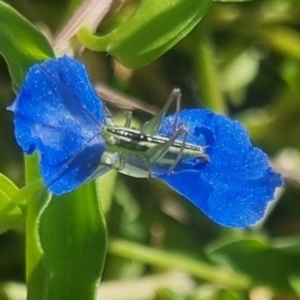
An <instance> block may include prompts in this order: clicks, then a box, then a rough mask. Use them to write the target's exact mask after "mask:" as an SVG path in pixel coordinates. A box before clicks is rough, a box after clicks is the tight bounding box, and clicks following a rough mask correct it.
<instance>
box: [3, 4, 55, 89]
mask: <svg viewBox="0 0 300 300" xmlns="http://www.w3.org/2000/svg"><path fill="white" fill-rule="evenodd" d="M0 37H1V42H0V53H1V54H2V55H3V56H4V58H5V60H6V62H7V64H8V67H9V71H10V74H11V76H12V79H13V85H14V89H15V90H18V89H19V87H20V85H21V84H22V82H23V80H24V78H25V75H26V73H27V70H28V69H29V67H30V66H31V65H33V64H34V63H37V62H40V61H43V60H45V59H47V58H49V57H52V56H54V54H53V50H52V48H51V46H50V44H49V42H48V40H47V39H46V38H45V36H43V35H42V34H41V33H40V32H39V31H38V30H37V29H36V28H35V27H33V26H32V24H30V23H29V22H28V21H27V20H26V19H25V18H24V17H23V16H21V15H20V14H19V13H18V12H17V11H15V10H14V9H13V8H12V7H10V6H9V5H7V4H6V3H4V2H2V1H0Z"/></svg>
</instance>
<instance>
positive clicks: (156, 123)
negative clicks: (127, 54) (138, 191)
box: [41, 67, 209, 184]
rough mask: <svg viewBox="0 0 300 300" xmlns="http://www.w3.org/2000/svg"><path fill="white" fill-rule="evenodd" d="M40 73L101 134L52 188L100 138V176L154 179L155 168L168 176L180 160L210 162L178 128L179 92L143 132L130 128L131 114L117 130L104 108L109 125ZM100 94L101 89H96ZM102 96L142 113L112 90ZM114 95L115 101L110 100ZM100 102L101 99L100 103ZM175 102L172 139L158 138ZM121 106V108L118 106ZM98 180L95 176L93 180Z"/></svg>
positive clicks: (62, 84)
mask: <svg viewBox="0 0 300 300" xmlns="http://www.w3.org/2000/svg"><path fill="white" fill-rule="evenodd" d="M41 70H42V71H43V72H44V73H45V74H46V75H47V76H48V77H49V78H51V80H53V81H55V83H56V84H58V85H60V86H62V89H63V90H65V91H66V92H68V93H69V95H70V99H72V101H74V103H76V104H77V105H78V106H79V107H80V108H81V109H83V110H84V111H85V112H86V114H87V115H88V116H89V117H90V119H91V121H92V122H96V123H97V124H98V125H99V133H97V134H96V135H94V136H92V137H91V138H90V139H89V140H88V141H87V142H86V144H85V145H84V146H83V148H82V149H80V150H79V151H78V152H77V153H75V154H74V156H73V157H72V158H71V159H70V160H69V161H68V162H67V163H66V164H65V166H64V167H63V168H62V170H61V172H60V173H59V174H58V175H57V176H56V178H54V179H53V180H52V181H51V183H50V184H52V183H53V182H54V181H56V180H57V179H58V178H59V177H60V176H61V175H62V174H64V173H65V172H67V170H68V167H69V165H70V164H71V163H72V161H73V160H74V159H75V158H76V157H77V156H78V155H79V154H80V153H81V152H82V150H83V149H84V148H85V147H86V146H88V145H89V143H91V142H92V140H93V139H94V138H96V137H97V136H101V137H102V139H103V141H104V143H105V146H106V151H105V152H104V153H103V155H102V157H101V161H100V162H95V164H97V165H98V168H97V172H96V173H97V174H101V173H103V172H102V171H103V170H104V169H107V167H109V168H112V169H115V170H117V171H119V172H120V173H123V174H126V175H129V176H132V177H140V178H144V177H149V176H151V167H152V166H153V165H161V166H168V168H169V172H172V170H173V169H174V168H175V167H176V165H177V164H178V162H179V161H180V160H181V159H188V158H197V159H202V160H203V161H206V162H208V161H209V158H208V156H207V155H206V154H205V149H206V147H201V146H197V145H193V144H190V143H187V138H188V131H187V129H186V128H185V127H184V126H178V114H179V111H180V101H181V92H180V90H179V89H176V88H175V89H174V90H173V91H172V93H171V95H170V97H169V99H168V101H167V102H166V104H165V106H164V107H163V108H162V110H161V111H160V112H158V113H157V114H156V115H155V116H154V117H152V119H150V120H149V121H148V122H146V123H145V124H144V125H143V126H142V127H141V128H140V129H134V128H132V127H131V121H132V112H131V111H130V112H128V113H127V115H126V121H125V124H124V126H123V127H120V126H117V125H116V124H115V123H114V121H113V119H112V117H111V113H110V111H109V110H108V109H107V108H105V112H104V114H105V119H106V124H99V122H98V121H97V120H96V119H95V118H94V117H93V116H92V115H91V114H90V113H89V112H88V111H87V110H86V109H85V108H84V107H83V105H82V104H81V102H80V101H79V99H77V98H76V96H74V95H73V93H72V91H70V90H67V86H64V82H59V81H58V80H57V79H56V78H54V77H53V76H52V75H51V74H50V73H49V72H48V71H47V70H45V69H44V68H43V67H41ZM96 90H98V92H99V89H96ZM100 94H102V95H105V97H103V99H104V100H105V101H108V102H109V103H114V104H116V100H117V101H118V103H119V104H120V103H121V105H122V107H123V108H126V107H128V106H129V107H130V108H131V109H142V110H143V105H142V104H137V103H136V102H132V101H128V100H125V101H124V102H122V99H123V98H124V97H122V96H120V95H118V94H115V93H114V92H110V90H109V89H107V88H103V86H102V87H101V92H100ZM112 95H114V96H113V97H114V98H115V100H111V98H112ZM99 101H100V99H99ZM174 101H176V118H175V120H174V123H173V133H174V134H173V136H172V137H171V138H169V137H164V136H160V135H158V134H157V132H158V129H159V127H160V125H161V123H162V121H163V119H164V117H165V115H166V113H167V111H168V109H169V108H170V106H171V104H172V103H173V102H174ZM119 104H118V105H119ZM145 110H146V111H148V112H152V111H153V108H149V106H148V107H147V109H145ZM93 177H95V176H93Z"/></svg>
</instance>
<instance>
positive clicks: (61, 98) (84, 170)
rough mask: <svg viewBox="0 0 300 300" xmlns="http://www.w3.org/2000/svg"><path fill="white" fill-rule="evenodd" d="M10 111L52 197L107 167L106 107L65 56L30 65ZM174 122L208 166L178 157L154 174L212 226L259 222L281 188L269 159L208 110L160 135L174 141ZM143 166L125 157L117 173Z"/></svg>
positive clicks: (166, 126) (184, 116) (183, 116)
mask: <svg viewBox="0 0 300 300" xmlns="http://www.w3.org/2000/svg"><path fill="white" fill-rule="evenodd" d="M10 110H12V111H13V112H15V117H14V123H15V135H16V138H17V141H18V143H19V145H20V146H21V147H22V149H23V150H24V152H26V153H28V154H30V153H32V152H33V151H35V150H38V151H39V153H40V156H41V174H42V177H43V179H44V182H45V184H46V186H47V187H48V188H49V189H50V190H51V191H52V192H53V193H54V194H56V195H60V194H63V193H66V192H69V191H72V190H74V189H76V188H77V187H79V186H80V185H81V184H83V183H84V182H86V181H88V180H91V179H93V178H95V176H97V175H101V174H103V173H104V172H106V171H107V170H108V169H109V167H108V165H104V166H103V165H100V161H101V158H103V157H104V156H105V155H107V154H108V156H109V155H110V154H111V153H107V151H106V150H107V148H106V145H105V142H104V141H103V139H102V136H101V127H102V126H103V125H105V124H106V118H105V107H104V105H103V104H102V102H101V101H100V100H99V98H98V96H97V94H96V93H95V91H94V89H93V87H92V85H91V83H90V81H89V79H88V77H87V74H86V71H85V69H84V67H83V65H82V64H81V63H79V62H77V61H75V60H73V59H70V58H68V57H66V56H65V57H62V58H59V59H51V60H49V61H47V62H45V63H43V64H37V65H34V66H33V67H32V68H31V69H30V70H29V72H28V74H27V77H26V80H25V82H24V84H23V86H22V88H21V91H20V94H19V96H18V97H17V99H16V101H15V102H14V104H13V105H12V106H11V107H10ZM176 117H178V126H184V127H185V128H186V129H187V131H188V139H187V142H188V143H190V144H194V145H198V146H203V147H205V153H206V154H207V156H208V157H209V162H207V161H205V160H201V159H199V158H193V159H185V160H181V161H179V163H178V164H177V165H176V166H175V168H174V170H173V171H172V173H170V172H169V167H170V166H169V165H168V166H164V165H161V164H157V163H156V164H155V163H154V164H152V166H151V173H152V176H154V177H156V178H158V179H160V180H162V181H164V182H165V183H166V184H167V185H169V186H170V187H171V188H173V189H174V190H175V191H177V192H178V193H179V194H181V195H183V196H184V197H186V198H187V199H188V200H189V201H191V202H192V203H193V204H194V205H195V206H196V207H197V208H199V209H200V210H202V211H203V212H204V213H205V214H206V215H207V216H208V217H209V218H211V219H212V220H213V221H215V222H216V223H219V224H221V225H223V226H228V227H236V228H245V227H248V226H251V225H253V224H255V223H256V222H258V221H259V220H260V219H261V218H262V217H263V215H264V213H265V210H266V207H267V205H268V202H269V201H271V200H273V199H274V192H275V189H276V187H280V186H281V185H282V183H283V180H282V177H281V175H279V174H277V173H275V172H274V171H273V170H272V168H271V167H270V165H269V162H268V158H267V156H266V154H264V153H263V152H262V151H261V150H260V149H258V148H255V147H254V146H253V145H252V144H251V142H250V140H249V136H248V134H247V132H246V130H245V129H244V128H243V127H242V125H241V124H240V123H239V122H237V121H232V120H230V119H229V118H227V117H225V116H222V115H217V114H215V113H213V112H211V111H209V110H205V109H190V110H184V111H181V112H180V113H179V115H177V116H176V115H175V114H173V115H170V116H168V117H166V118H165V119H164V120H163V122H162V124H161V126H160V129H159V131H158V135H161V136H166V137H168V138H171V137H173V135H174V132H173V127H174V126H173V123H174V120H175V118H176ZM104 154H105V155H104ZM109 157H110V156H109ZM117 157H118V155H117ZM146 168H148V164H147V162H145V161H144V160H142V159H141V158H138V157H132V156H131V157H130V156H128V157H126V164H125V168H124V169H123V170H120V171H121V172H122V173H125V174H128V175H131V176H136V177H142V176H139V170H144V169H146ZM136 171H137V172H136ZM145 173H146V174H147V170H146V172H145Z"/></svg>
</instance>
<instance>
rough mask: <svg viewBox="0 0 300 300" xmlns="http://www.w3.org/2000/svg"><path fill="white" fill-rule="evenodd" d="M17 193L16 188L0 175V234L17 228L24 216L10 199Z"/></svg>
mask: <svg viewBox="0 0 300 300" xmlns="http://www.w3.org/2000/svg"><path fill="white" fill-rule="evenodd" d="M17 192H18V188H17V186H16V185H15V184H14V183H13V182H12V181H11V180H10V179H8V178H7V177H6V176H4V175H3V174H1V173H0V233H2V232H5V231H7V230H10V229H13V228H15V227H17V226H19V225H20V224H21V223H22V222H23V221H24V216H23V214H22V210H21V209H20V207H19V205H18V204H16V203H14V201H13V199H12V197H13V195H14V194H15V193H17Z"/></svg>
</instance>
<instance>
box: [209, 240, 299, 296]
mask: <svg viewBox="0 0 300 300" xmlns="http://www.w3.org/2000/svg"><path fill="white" fill-rule="evenodd" d="M207 253H208V255H209V257H210V258H212V259H213V260H214V261H216V262H218V263H219V264H223V265H227V266H229V267H230V268H231V269H233V270H235V271H238V272H240V273H241V274H243V275H248V276H250V277H251V278H252V280H253V282H255V283H257V284H260V285H261V284H263V285H267V286H270V287H272V288H273V289H274V290H281V291H285V292H286V291H288V292H290V291H291V286H290V283H289V278H290V277H291V276H296V275H297V276H299V275H300V253H289V252H288V251H286V250H285V249H281V248H279V247H274V246H272V245H270V244H269V243H267V242H265V241H263V240H255V239H244V240H236V241H231V242H225V243H216V244H215V245H213V246H211V247H210V249H208V251H207Z"/></svg>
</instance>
